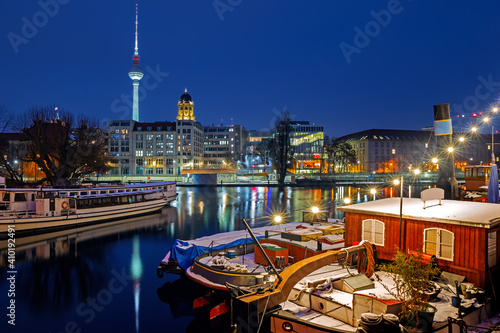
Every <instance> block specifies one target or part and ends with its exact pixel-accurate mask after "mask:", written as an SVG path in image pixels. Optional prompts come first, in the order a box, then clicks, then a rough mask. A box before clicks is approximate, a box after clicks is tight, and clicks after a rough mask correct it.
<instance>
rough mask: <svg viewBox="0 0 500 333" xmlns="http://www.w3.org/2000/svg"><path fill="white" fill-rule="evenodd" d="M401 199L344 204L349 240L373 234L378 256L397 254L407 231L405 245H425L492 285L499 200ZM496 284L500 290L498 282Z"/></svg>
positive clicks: (453, 267) (452, 267)
mask: <svg viewBox="0 0 500 333" xmlns="http://www.w3.org/2000/svg"><path fill="white" fill-rule="evenodd" d="M430 190H439V189H430ZM426 191H429V190H426ZM422 193H423V196H425V195H426V193H425V191H423V192H422ZM400 200H401V199H400V198H389V199H382V200H376V201H370V202H364V203H359V204H353V205H350V206H344V207H341V208H338V210H340V211H343V212H345V228H346V230H347V232H346V234H345V242H346V246H349V245H352V244H353V243H355V242H359V241H362V240H367V241H369V242H372V243H373V244H375V246H376V249H377V256H378V258H380V259H387V260H391V259H393V257H394V254H395V253H396V250H397V246H398V244H399V242H400V237H401V249H402V250H403V251H405V252H407V251H410V250H417V249H422V250H423V252H424V253H426V254H430V255H434V256H436V258H437V263H438V266H439V268H440V269H441V270H444V271H448V272H451V273H455V274H459V275H463V276H465V277H466V278H467V280H468V281H469V282H473V283H474V284H476V285H478V286H479V287H481V288H485V289H487V290H491V289H492V288H493V286H494V285H495V283H494V282H495V281H500V274H499V271H500V270H499V266H500V265H499V261H500V260H499V259H500V256H499V252H500V240H499V238H500V205H499V204H490V203H479V202H471V201H454V200H439V201H438V200H434V201H427V202H425V201H423V200H421V199H417V198H403V199H402V201H403V203H402V209H401V210H400V203H401V202H400ZM494 288H495V289H496V294H497V295H499V291H500V290H499V287H498V283H497V284H496V286H495V287H494Z"/></svg>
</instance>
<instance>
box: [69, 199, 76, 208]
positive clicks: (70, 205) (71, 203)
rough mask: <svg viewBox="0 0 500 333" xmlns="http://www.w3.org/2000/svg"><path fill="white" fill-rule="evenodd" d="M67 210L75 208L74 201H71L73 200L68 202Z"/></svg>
mask: <svg viewBox="0 0 500 333" xmlns="http://www.w3.org/2000/svg"><path fill="white" fill-rule="evenodd" d="M69 208H72V209H74V208H75V200H73V199H70V200H69Z"/></svg>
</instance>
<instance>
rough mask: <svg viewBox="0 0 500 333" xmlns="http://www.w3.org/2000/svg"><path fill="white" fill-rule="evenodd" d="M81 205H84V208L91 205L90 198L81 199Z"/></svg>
mask: <svg viewBox="0 0 500 333" xmlns="http://www.w3.org/2000/svg"><path fill="white" fill-rule="evenodd" d="M83 206H84V207H85V208H90V207H92V205H91V202H90V200H89V199H85V200H83Z"/></svg>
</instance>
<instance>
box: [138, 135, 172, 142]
mask: <svg viewBox="0 0 500 333" xmlns="http://www.w3.org/2000/svg"><path fill="white" fill-rule="evenodd" d="M144 137H146V140H148V141H152V140H153V139H156V141H161V140H163V134H146V135H144V134H136V135H135V139H136V140H137V141H142V140H143V139H144ZM173 139H174V135H173V134H165V140H167V141H172V140H173Z"/></svg>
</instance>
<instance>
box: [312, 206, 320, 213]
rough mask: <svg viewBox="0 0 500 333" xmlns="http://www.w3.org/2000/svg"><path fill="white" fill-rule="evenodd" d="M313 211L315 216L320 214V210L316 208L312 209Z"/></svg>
mask: <svg viewBox="0 0 500 333" xmlns="http://www.w3.org/2000/svg"><path fill="white" fill-rule="evenodd" d="M311 211H312V212H313V213H314V214H318V213H319V208H318V207H316V206H314V207H312V208H311Z"/></svg>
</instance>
